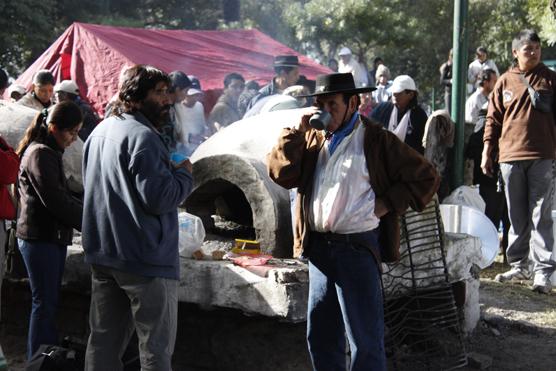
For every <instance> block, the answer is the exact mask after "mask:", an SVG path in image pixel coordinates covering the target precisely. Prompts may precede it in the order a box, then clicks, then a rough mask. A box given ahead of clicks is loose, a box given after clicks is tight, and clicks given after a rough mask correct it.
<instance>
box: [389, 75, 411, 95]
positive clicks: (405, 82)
mask: <svg viewBox="0 0 556 371" xmlns="http://www.w3.org/2000/svg"><path fill="white" fill-rule="evenodd" d="M404 90H413V91H417V87H416V86H415V81H413V79H412V78H411V77H409V76H408V75H400V76H398V77H396V78H395V79H394V82H392V87H391V88H390V91H391V92H392V94H396V93H401V92H402V91H404Z"/></svg>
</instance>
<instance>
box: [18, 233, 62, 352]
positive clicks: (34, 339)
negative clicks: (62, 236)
mask: <svg viewBox="0 0 556 371" xmlns="http://www.w3.org/2000/svg"><path fill="white" fill-rule="evenodd" d="M18 244H19V251H21V255H22V256H23V261H24V262H25V267H26V268H27V273H28V274H29V285H30V286H31V296H32V303H31V316H30V318H29V333H28V336H27V358H28V359H30V358H31V356H32V355H33V353H35V352H36V351H37V349H38V348H39V346H40V345H41V344H53V345H56V344H58V331H57V329H56V312H57V309H58V301H59V297H60V287H61V285H62V276H63V274H64V267H65V263H66V253H67V246H63V245H58V244H54V243H49V242H40V241H25V240H21V239H19V240H18Z"/></svg>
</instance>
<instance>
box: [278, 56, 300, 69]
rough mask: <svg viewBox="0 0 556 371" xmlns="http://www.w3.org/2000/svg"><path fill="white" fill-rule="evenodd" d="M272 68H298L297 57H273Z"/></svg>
mask: <svg viewBox="0 0 556 371" xmlns="http://www.w3.org/2000/svg"><path fill="white" fill-rule="evenodd" d="M274 67H299V59H298V58H297V55H278V56H276V57H274Z"/></svg>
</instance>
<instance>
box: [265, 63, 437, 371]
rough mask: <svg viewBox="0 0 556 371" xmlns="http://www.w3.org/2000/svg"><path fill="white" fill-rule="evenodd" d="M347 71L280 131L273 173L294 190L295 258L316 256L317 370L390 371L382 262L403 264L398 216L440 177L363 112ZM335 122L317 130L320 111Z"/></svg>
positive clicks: (312, 293)
mask: <svg viewBox="0 0 556 371" xmlns="http://www.w3.org/2000/svg"><path fill="white" fill-rule="evenodd" d="M373 89H374V88H355V84H354V81H353V76H352V75H351V74H350V73H334V74H330V75H321V76H318V78H317V83H316V89H315V93H314V94H312V96H314V97H315V105H316V107H310V108H307V109H304V110H303V111H301V112H302V114H301V117H300V121H299V124H298V125H297V127H295V128H285V129H283V131H282V133H281V135H280V138H279V141H278V144H277V145H276V146H275V147H274V148H273V149H272V151H271V152H270V154H269V155H268V171H269V175H270V177H271V178H272V179H273V180H274V181H275V182H276V183H278V184H280V185H281V186H283V187H285V188H288V189H289V188H295V187H297V199H296V203H297V205H296V228H295V236H294V240H295V241H294V255H296V256H299V255H301V254H302V255H304V256H305V257H307V258H308V260H309V282H310V284H309V299H308V313H307V341H308V345H309V352H310V355H311V360H312V363H313V368H314V369H315V370H332V369H333V370H341V369H345V334H347V339H348V341H349V345H350V349H351V370H352V371H355V370H386V361H385V353H384V314H383V309H382V308H383V307H382V293H381V284H380V263H381V261H385V262H387V261H395V260H397V259H398V258H399V243H400V241H399V239H400V237H399V236H400V230H399V222H398V218H399V215H400V214H402V213H404V212H405V211H406V209H407V207H408V206H411V207H412V208H413V209H416V210H422V209H423V208H424V207H425V206H426V204H427V203H428V202H429V201H430V200H431V198H432V197H433V195H434V194H435V192H436V189H437V188H438V183H439V178H438V175H437V173H436V171H435V170H434V167H433V166H432V165H431V164H430V163H428V162H427V161H426V160H425V158H424V157H422V156H421V155H420V154H419V153H417V152H416V151H414V150H413V149H411V148H410V147H409V146H407V145H406V144H404V143H402V142H401V141H400V140H399V139H398V138H397V137H396V136H395V135H394V134H392V133H390V132H388V131H386V130H384V129H383V128H382V125H380V124H377V123H375V122H372V121H371V120H369V119H367V118H366V117H364V116H360V115H359V113H358V112H357V108H358V106H359V96H358V94H359V93H361V92H367V91H371V90H373ZM319 109H320V110H323V111H326V112H328V113H329V114H330V116H331V119H330V122H329V123H328V125H327V126H326V127H325V129H324V130H317V129H315V128H312V127H311V126H310V123H309V120H310V118H311V116H312V115H314V114H315V113H317V111H318V110H319Z"/></svg>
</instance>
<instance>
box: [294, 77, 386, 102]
mask: <svg viewBox="0 0 556 371" xmlns="http://www.w3.org/2000/svg"><path fill="white" fill-rule="evenodd" d="M373 90H376V88H372V87H370V86H366V87H363V88H356V87H355V82H354V81H353V75H352V74H351V73H331V74H328V75H318V76H317V84H316V87H315V92H314V93H313V94H308V95H300V96H299V97H316V96H319V95H332V94H339V93H353V94H359V93H368V92H370V91H373Z"/></svg>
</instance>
